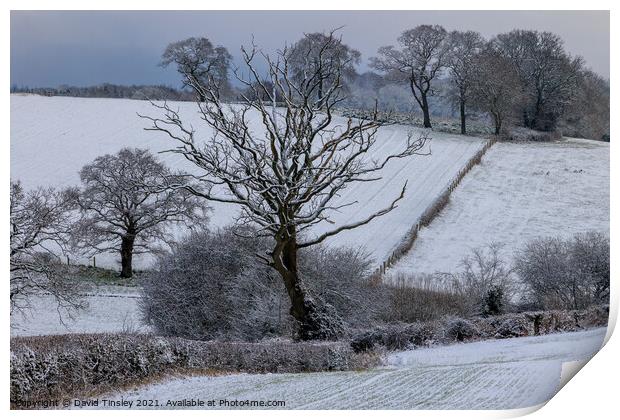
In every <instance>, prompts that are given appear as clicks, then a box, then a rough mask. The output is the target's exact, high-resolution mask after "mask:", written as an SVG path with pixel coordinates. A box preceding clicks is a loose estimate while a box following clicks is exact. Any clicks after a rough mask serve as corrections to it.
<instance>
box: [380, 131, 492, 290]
mask: <svg viewBox="0 0 620 420" xmlns="http://www.w3.org/2000/svg"><path fill="white" fill-rule="evenodd" d="M495 143H497V137H491V138H489V139H488V140H487V141H486V143H485V144H484V146H482V148H480V150H478V151H477V152H476V153H475V154H474V155H473V156H472V157H471V158H470V159H469V160H468V161H467V163H466V164H465V166H464V167H463V168H462V169H461V170H460V171H459V172H458V174H457V175H456V176H455V177H454V179H453V180H452V181H451V182H450V184H449V185H448V186H447V187H446V189H445V190H444V191H443V192H442V193H441V194H439V195H438V196H437V198H436V199H435V200H433V202H432V203H431V204H430V205H429V206H428V207H427V208H426V210H424V212H423V213H422V215H421V216H420V217H419V219H418V220H417V221H416V223H415V224H414V225H413V226H412V227H411V229H409V231H408V232H407V233H406V234H405V236H404V237H403V239H402V240H401V242H400V244H399V245H398V246H397V247H396V249H395V250H394V251H392V253H391V254H390V256H389V257H387V259H385V260H384V261H383V262H382V263H381V264H380V265H379V267H377V268H376V269H375V271H373V273H372V274H371V276H370V281H371V282H372V283H374V284H378V283H381V282H382V280H383V275H384V274H385V272H386V271H387V269H388V268H390V267H392V266H393V265H394V264H396V263H397V262H398V261H399V260H400V259H401V258H402V257H403V256H404V255H405V254H407V253H408V252H409V251H410V250H411V248H413V244H414V243H415V241H416V239H417V238H418V233H419V232H420V229H421V228H423V227H426V226H428V225H430V224H431V222H432V221H433V220H434V219H435V218H436V217H437V215H439V213H440V212H441V211H442V210H443V209H444V208H445V207H446V205H447V204H448V202H449V201H450V195H451V194H452V192H453V191H454V190H455V189H456V187H458V186H459V184H460V183H461V181H462V180H463V178H465V175H467V174H468V173H469V171H470V170H471V169H472V168H473V167H474V166H476V165H478V164H479V163H480V162H481V161H482V157H483V156H484V155H485V153H486V152H487V150H489V149H490V148H491V146H493V145H494V144H495Z"/></svg>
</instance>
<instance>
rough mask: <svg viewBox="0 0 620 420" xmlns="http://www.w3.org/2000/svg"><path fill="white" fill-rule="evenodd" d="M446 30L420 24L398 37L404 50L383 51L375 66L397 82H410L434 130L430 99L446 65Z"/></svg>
mask: <svg viewBox="0 0 620 420" xmlns="http://www.w3.org/2000/svg"><path fill="white" fill-rule="evenodd" d="M446 37H447V32H446V30H445V29H444V28H443V27H441V26H439V25H432V26H431V25H420V26H417V27H415V28H414V29H409V30H407V31H405V32H403V33H402V34H401V35H400V36H399V37H398V43H399V44H400V49H397V48H394V47H393V46H387V47H381V48H379V51H378V52H379V57H373V59H372V62H371V65H372V66H373V67H374V68H376V69H377V70H379V71H382V72H385V73H387V75H388V76H389V77H392V78H394V79H397V80H406V81H407V83H408V84H409V88H410V89H411V93H412V94H413V97H414V98H415V100H416V102H417V103H418V105H419V106H420V109H421V110H422V113H423V115H424V127H427V128H431V127H432V126H431V118H430V110H429V105H428V97H429V96H430V95H433V94H434V91H433V89H432V82H433V80H434V79H435V78H436V77H438V76H439V74H440V71H441V69H442V68H443V66H444V64H445V55H446V52H447V48H446V42H445V41H446Z"/></svg>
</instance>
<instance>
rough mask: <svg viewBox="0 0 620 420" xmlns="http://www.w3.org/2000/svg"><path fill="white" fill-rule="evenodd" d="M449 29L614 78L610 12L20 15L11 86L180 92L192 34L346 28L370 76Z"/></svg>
mask: <svg viewBox="0 0 620 420" xmlns="http://www.w3.org/2000/svg"><path fill="white" fill-rule="evenodd" d="M419 24H440V25H443V26H444V27H445V28H446V29H448V30H454V29H458V30H465V29H473V30H476V31H479V32H481V33H482V34H483V35H484V36H485V37H487V38H490V37H492V36H493V35H496V34H498V33H501V32H507V31H509V30H511V29H514V28H519V29H538V30H546V31H551V32H555V33H557V34H558V35H560V36H561V37H562V38H563V39H564V41H565V43H566V48H567V50H568V51H569V52H570V53H571V54H575V55H581V56H583V57H584V58H585V60H586V62H587V64H588V66H590V67H591V68H592V69H593V70H594V71H596V72H598V73H599V74H601V75H602V76H604V77H609V13H608V12H605V11H561V12H554V11H550V12H542V11H532V12H515V11H490V12H479V11H468V12H448V11H404V12H403V11H381V12H376V11H339V12H334V11H323V12H314V11H310V12H308V11H305V12H304V11H281V12H273V11H261V12H255V11H253V12H233V11H201V12H166V11H162V12H146V11H136V12H120V11H119V12H113V11H110V12H30V11H28V12H21V11H13V12H11V83H12V84H17V85H29V86H56V85H59V84H72V85H90V84H97V83H102V82H110V83H119V84H131V83H140V84H142V83H144V84H155V83H164V84H170V85H178V78H177V76H176V75H175V73H174V71H172V70H164V69H162V68H160V67H158V66H157V63H158V61H159V56H160V54H161V52H162V50H163V48H164V47H165V46H166V45H167V44H168V43H169V42H171V41H174V40H179V39H183V38H186V37H189V36H201V35H203V36H207V37H208V38H210V39H211V40H212V41H213V42H214V43H216V44H221V45H224V46H225V47H227V48H228V49H229V50H230V52H231V53H232V54H233V55H237V56H238V50H239V46H240V45H241V44H246V45H247V44H248V43H249V41H250V40H251V36H252V35H254V38H255V40H256V43H257V44H259V45H260V46H261V47H262V48H263V49H264V50H265V51H267V52H269V51H273V50H275V49H277V48H280V47H282V46H283V45H284V44H285V43H286V42H288V43H290V42H293V41H295V40H297V39H298V38H299V37H300V36H302V35H303V33H304V32H315V31H323V30H329V29H333V28H336V27H340V26H344V28H343V29H342V37H343V40H344V41H345V42H346V43H348V44H350V45H351V46H353V47H354V48H356V49H358V50H360V51H361V52H362V55H363V63H362V70H364V69H366V68H367V63H366V61H367V60H368V58H369V57H371V56H372V55H374V54H375V53H376V51H377V48H378V47H380V46H382V45H389V44H392V43H394V42H395V40H396V38H397V37H398V35H399V34H400V33H401V32H402V31H403V30H405V29H408V28H411V27H414V26H416V25H419Z"/></svg>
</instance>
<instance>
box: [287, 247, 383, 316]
mask: <svg viewBox="0 0 620 420" xmlns="http://www.w3.org/2000/svg"><path fill="white" fill-rule="evenodd" d="M371 267H372V260H371V259H370V258H369V257H368V255H366V254H364V253H363V252H362V251H361V250H355V249H351V248H327V247H324V246H316V247H312V248H306V249H302V250H301V252H300V253H299V269H300V272H301V274H302V278H303V279H304V281H305V282H306V284H307V285H308V288H309V289H310V292H311V293H312V296H316V297H318V298H319V299H320V300H322V301H323V302H325V303H327V304H329V305H330V306H331V307H333V308H334V310H335V312H336V313H337V314H338V316H339V317H340V318H342V319H343V320H344V321H345V322H346V323H347V324H348V326H349V327H353V328H359V327H364V326H368V325H369V324H371V323H372V322H373V321H374V320H376V319H378V318H379V317H380V315H381V311H382V310H383V308H384V307H385V305H386V303H387V295H386V293H385V290H384V289H383V287H381V286H379V285H373V284H371V283H370V282H369V280H368V278H369V275H370V273H371Z"/></svg>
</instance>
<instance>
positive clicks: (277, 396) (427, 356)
mask: <svg viewBox="0 0 620 420" xmlns="http://www.w3.org/2000/svg"><path fill="white" fill-rule="evenodd" d="M605 331H606V329H605V328H599V329H595V330H590V331H584V332H577V333H564V334H553V335H547V336H538V337H527V338H514V339H506V340H497V341H495V340H492V341H484V342H478V343H469V344H457V345H452V346H445V347H438V348H429V349H421V350H412V351H406V352H399V353H394V354H392V355H391V356H390V357H389V359H388V360H387V366H385V367H382V368H378V369H373V370H370V371H364V372H333V373H311V374H266V375H247V374H243V375H229V376H218V377H191V378H177V379H172V380H168V381H165V382H163V383H159V384H155V385H150V386H147V387H143V388H139V389H135V390H131V391H127V392H123V393H119V394H116V395H109V396H106V397H105V398H109V399H115V400H119V399H121V398H124V399H125V400H130V401H134V402H135V400H138V399H141V400H143V399H147V400H150V399H153V400H158V402H159V404H161V405H165V404H166V403H167V401H168V400H182V399H192V398H194V399H202V400H211V399H215V400H216V401H219V400H224V399H227V400H229V401H234V400H239V401H244V400H259V401H260V400H263V401H266V400H283V401H285V402H286V408H288V409H512V408H526V407H532V406H535V405H538V404H541V403H544V402H546V401H548V400H549V399H550V398H551V397H553V395H554V394H555V392H556V391H557V390H558V386H559V384H560V375H561V372H562V363H563V362H569V361H577V360H586V359H589V358H591V357H592V355H593V354H595V353H596V352H597V351H598V350H599V349H600V347H601V345H602V342H603V338H604V336H605ZM134 405H135V404H134ZM229 408H230V407H229Z"/></svg>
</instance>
